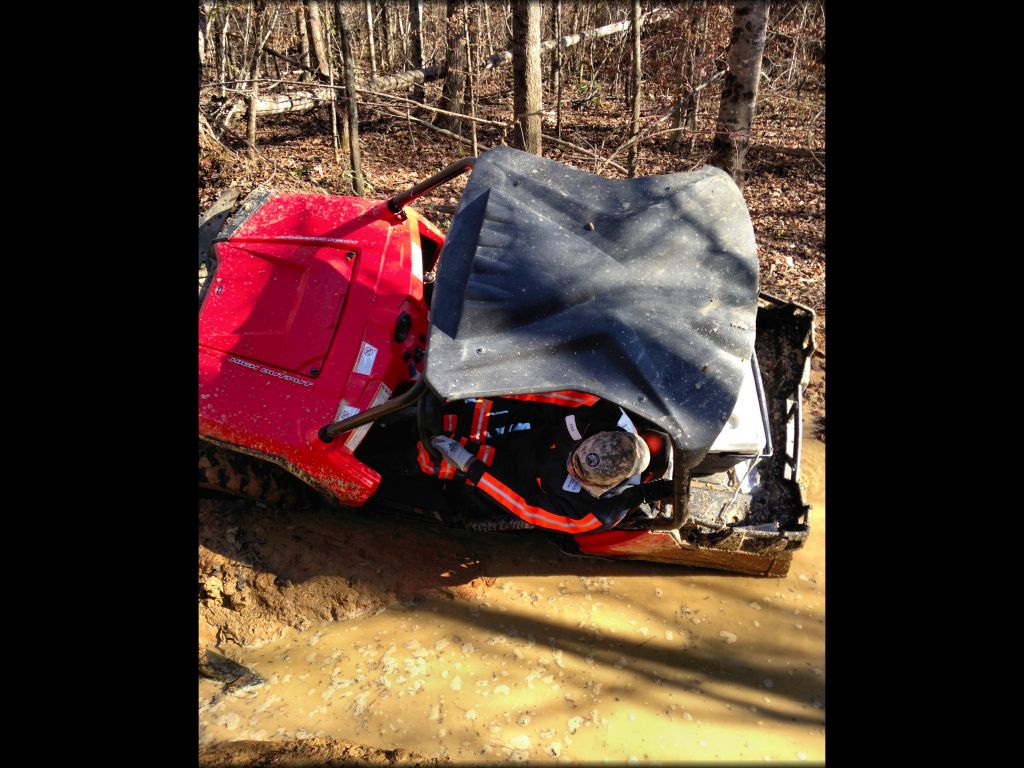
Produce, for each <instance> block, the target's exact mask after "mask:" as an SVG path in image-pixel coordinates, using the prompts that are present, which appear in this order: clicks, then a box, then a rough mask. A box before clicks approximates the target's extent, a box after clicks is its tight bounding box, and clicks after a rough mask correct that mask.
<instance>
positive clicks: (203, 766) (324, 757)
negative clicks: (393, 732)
mask: <svg viewBox="0 0 1024 768" xmlns="http://www.w3.org/2000/svg"><path fill="white" fill-rule="evenodd" d="M449 762H451V761H449V760H445V759H433V758H428V757H425V756H423V755H419V754H417V753H415V752H410V751H409V750H407V749H374V748H373V747H365V746H363V745H361V744H354V743H352V742H350V741H343V740H338V739H299V740H297V741H251V740H250V741H232V742H227V743H224V744H219V745H217V746H214V747H209V748H207V749H204V750H203V751H202V752H201V753H200V754H199V765H200V768H242V766H257V765H259V766H264V765H265V766H280V768H307V766H312V765H319V766H326V767H327V768H335V767H336V768H342V766H349V765H441V764H445V763H449Z"/></svg>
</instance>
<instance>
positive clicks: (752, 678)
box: [199, 439, 825, 763]
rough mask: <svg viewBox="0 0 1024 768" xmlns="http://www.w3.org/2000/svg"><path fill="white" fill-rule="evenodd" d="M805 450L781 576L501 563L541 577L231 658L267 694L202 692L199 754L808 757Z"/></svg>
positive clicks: (819, 727) (814, 615) (815, 662)
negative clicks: (271, 748)
mask: <svg viewBox="0 0 1024 768" xmlns="http://www.w3.org/2000/svg"><path fill="white" fill-rule="evenodd" d="M804 445H805V453H804V458H803V465H804V469H803V470H802V471H803V474H804V476H805V478H806V480H807V482H808V488H807V491H808V494H807V495H808V498H809V501H810V502H811V503H812V504H814V510H813V512H812V535H811V537H810V539H809V541H808V543H807V545H806V546H805V547H804V548H803V549H801V550H800V551H798V552H797V553H796V556H795V557H794V561H793V565H792V568H791V570H790V573H789V576H788V577H787V578H785V579H763V578H751V577H743V576H735V575H730V574H724V573H723V574H719V573H715V572H712V571H701V570H696V569H685V568H678V569H671V568H666V567H664V566H649V565H646V564H642V563H626V564H622V563H616V564H615V565H616V567H615V568H614V569H611V571H612V572H613V573H614V575H607V576H606V575H599V574H600V571H599V570H594V569H592V568H586V569H583V568H580V566H579V564H580V562H582V561H580V560H577V559H574V558H569V557H566V556H564V555H561V554H560V553H558V552H557V551H556V550H554V549H552V550H550V551H549V550H547V549H544V550H543V551H539V550H537V551H535V552H534V553H532V554H531V553H522V552H519V553H517V552H515V551H509V552H508V553H505V554H506V555H507V556H508V557H514V556H518V555H523V556H525V557H526V559H527V561H529V558H530V557H534V558H538V559H545V560H546V561H547V560H550V559H552V558H553V559H554V560H555V561H556V565H555V567H554V568H552V567H551V566H550V565H548V566H546V567H545V568H543V569H541V568H538V569H536V570H537V573H539V575H534V574H532V573H530V572H529V569H528V568H527V569H524V570H525V571H526V572H525V573H523V574H522V575H520V574H519V572H516V573H515V575H509V576H500V577H497V578H495V579H493V580H488V581H489V582H490V585H489V586H488V587H487V588H486V589H484V590H482V591H480V593H479V594H477V595H475V596H474V597H472V598H470V599H468V600H462V599H459V600H451V599H443V598H436V599H435V598H431V599H423V600H417V601H416V602H415V603H412V604H407V605H402V606H393V607H391V608H389V609H387V610H384V611H382V612H380V613H378V614H377V615H374V616H370V617H366V618H363V619H357V620H350V621H347V622H336V623H329V624H325V625H322V626H320V627H318V628H315V629H311V630H307V631H306V632H303V633H292V634H290V635H288V636H287V637H286V638H285V639H284V640H281V641H279V642H276V643H272V644H269V645H266V646H264V647H262V648H256V649H248V650H245V651H243V652H241V653H235V654H232V655H233V656H234V658H236V659H237V660H238V661H240V662H241V663H243V664H245V665H246V666H248V667H250V668H251V669H254V670H255V671H257V672H258V673H259V674H260V675H261V676H262V677H263V678H264V680H265V682H263V683H262V684H261V685H257V686H254V687H251V688H248V689H243V690H241V691H236V692H235V693H233V694H228V695H221V694H220V693H219V691H220V688H221V684H219V683H214V682H211V681H207V680H201V681H200V684H199V705H200V709H199V711H200V742H201V744H202V745H204V744H209V743H213V742H218V741H224V740H237V739H299V738H309V737H314V736H315V737H331V738H338V739H348V740H351V741H356V742H360V743H363V744H366V745H369V746H374V747H380V748H384V749H390V748H394V747H403V748H405V749H410V750H413V751H415V752H419V753H421V754H425V755H429V756H447V757H449V758H451V759H452V760H453V761H455V762H478V763H479V762H487V763H491V762H503V761H513V762H520V761H524V762H525V761H529V762H568V761H573V762H578V761H586V762H601V761H611V762H616V763H622V762H629V763H632V762H641V763H648V762H650V763H657V762H668V763H674V762H682V761H691V760H692V761H707V760H747V759H750V760H764V759H771V760H784V761H799V760H810V761H822V760H824V748H825V712H824V701H825V674H824V666H825V664H824V629H825V627H824V614H825V594H824V588H825V580H824V571H825V568H824V533H825V514H824V511H825V510H824V503H823V502H824V446H823V445H822V444H821V443H819V442H817V441H815V440H813V439H808V440H806V441H805V444H804ZM515 546H520V545H513V547H512V549H513V550H514V548H515ZM530 546H533V547H536V544H532V545H530ZM584 573H585V574H586V575H582V574H584Z"/></svg>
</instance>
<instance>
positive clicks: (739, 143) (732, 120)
mask: <svg viewBox="0 0 1024 768" xmlns="http://www.w3.org/2000/svg"><path fill="white" fill-rule="evenodd" d="M767 24H768V3H767V2H760V1H758V0H737V2H736V4H735V6H734V9H733V15H732V38H731V40H730V43H729V73H728V74H727V75H726V76H725V83H724V85H723V86H722V103H721V106H720V107H719V110H718V125H717V126H716V127H715V144H714V149H713V153H712V156H711V158H710V159H709V160H708V162H709V163H710V164H711V165H716V166H718V167H719V168H721V169H722V170H724V171H725V172H726V173H728V174H729V175H730V176H732V178H733V180H734V181H735V182H736V183H737V184H738V185H740V186H742V185H743V177H744V172H743V162H744V160H745V159H746V155H747V147H748V146H749V145H750V128H751V125H752V124H753V122H754V106H755V104H756V101H757V85H758V81H759V80H760V79H761V55H762V53H763V52H764V38H765V28H766V26H767Z"/></svg>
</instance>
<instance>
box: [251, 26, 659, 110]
mask: <svg viewBox="0 0 1024 768" xmlns="http://www.w3.org/2000/svg"><path fill="white" fill-rule="evenodd" d="M670 13H671V9H668V8H656V9H654V10H653V11H651V12H650V13H648V14H647V15H646V16H644V23H645V24H650V23H653V22H656V21H660V20H662V19H664V18H666V17H667V16H668V15H669V14H670ZM629 24H630V21H629V19H626V20H624V21H617V22H615V23H614V24H606V25H604V26H603V27H595V28H594V29H587V30H583V31H582V32H577V33H576V34H575V35H564V36H563V37H559V38H557V39H551V40H545V41H544V42H543V43H541V44H540V52H541V55H544V54H545V53H550V52H551V51H553V50H554V49H555V48H563V49H564V48H569V47H571V46H574V45H579V44H580V43H582V42H585V41H587V40H597V39H598V38H602V37H607V36H608V35H612V34H615V33H616V32H624V31H625V30H627V29H629ZM267 51H268V53H270V54H271V55H273V56H276V57H278V58H280V59H283V60H285V61H287V62H289V63H291V64H298V65H299V66H302V65H301V64H299V63H298V62H297V61H296V60H295V59H292V58H290V57H288V56H285V55H283V54H281V53H279V52H277V51H273V50H270V49H267ZM511 63H512V51H500V52H498V53H496V54H494V55H493V56H488V57H487V58H486V59H484V60H483V61H482V62H481V63H480V71H484V70H488V69H494V68H496V67H502V66H505V65H507V64H511ZM302 68H303V69H305V67H302ZM447 74H448V67H447V65H445V64H438V65H437V66H433V67H421V68H419V69H410V70H406V71H405V72H394V73H392V74H389V75H378V76H377V77H373V78H370V79H369V80H367V81H365V82H364V83H363V84H362V86H361V87H362V89H365V90H368V91H378V92H388V91H397V90H399V89H402V88H408V87H411V86H413V85H423V84H425V83H430V82H433V81H435V80H441V79H443V78H444V77H445V76H446V75H447ZM330 100H331V94H330V89H329V88H316V89H312V90H307V91H296V92H294V93H291V94H278V95H273V96H270V95H268V96H260V97H259V98H258V99H257V100H256V114H257V115H264V114H266V115H275V114H281V113H284V112H308V111H309V110H311V109H313V108H314V107H316V106H318V105H320V104H324V103H327V102H329V101H330Z"/></svg>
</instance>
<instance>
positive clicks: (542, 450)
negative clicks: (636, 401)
mask: <svg viewBox="0 0 1024 768" xmlns="http://www.w3.org/2000/svg"><path fill="white" fill-rule="evenodd" d="M624 419H625V415H624V413H623V412H622V410H621V409H620V408H619V407H618V406H617V405H615V404H613V403H610V402H608V401H606V400H601V399H600V398H598V397H595V396H594V395H588V394H585V393H580V392H569V391H567V392H548V393H543V394H536V395H512V396H508V397H500V398H493V399H486V398H475V399H471V400H463V401H458V402H456V403H450V404H448V405H447V406H446V407H445V411H444V415H443V418H442V427H443V429H444V432H445V434H447V435H449V436H451V437H454V438H455V439H457V440H459V442H460V443H462V444H463V446H465V447H466V449H467V450H468V451H469V452H470V453H472V454H474V456H475V457H476V458H475V459H474V460H473V461H472V462H471V463H470V466H469V468H468V469H467V471H466V482H467V483H468V484H470V485H474V486H476V488H477V489H478V490H479V491H480V492H481V494H482V495H483V496H484V497H485V498H486V499H487V500H488V501H490V502H491V503H492V504H494V505H496V506H497V507H500V508H501V509H503V510H505V511H507V512H511V513H512V514H514V515H516V516H517V517H519V518H521V519H522V520H525V521H526V522H528V523H530V524H531V525H536V526H540V527H542V528H550V529H552V530H556V531H562V532H564V533H574V534H575V533H586V532H588V531H597V530H602V529H608V528H612V527H613V526H615V525H617V524H618V523H619V522H620V521H621V520H622V518H623V517H625V515H626V513H627V512H628V511H629V510H630V509H631V508H633V507H634V506H636V505H637V504H638V503H640V502H641V501H642V500H643V493H644V491H643V490H642V489H641V488H640V487H639V486H633V487H630V488H627V489H626V490H624V491H622V492H621V493H620V494H618V495H614V496H611V497H610V498H600V499H598V498H595V497H593V496H591V495H590V494H589V493H587V492H586V491H585V490H584V489H583V488H581V487H580V484H579V483H578V482H577V481H576V480H575V479H574V478H573V477H572V476H571V475H569V472H568V470H567V469H566V459H567V458H568V456H569V452H570V451H571V450H572V449H573V448H574V447H575V446H576V444H578V443H579V441H580V440H582V439H584V438H585V437H588V436H589V435H592V434H594V433H596V432H602V431H606V430H615V429H624V428H625V426H624V424H625V422H624ZM419 463H420V468H421V469H422V470H423V471H424V472H427V473H428V474H436V475H437V476H438V477H440V478H441V479H452V478H454V477H455V473H456V468H455V467H453V466H452V465H450V464H449V463H448V462H447V461H442V462H441V467H440V470H439V471H436V470H435V467H434V465H433V463H432V462H431V461H430V457H429V455H428V454H427V452H426V451H425V450H424V449H423V446H422V445H420V446H419Z"/></svg>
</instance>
